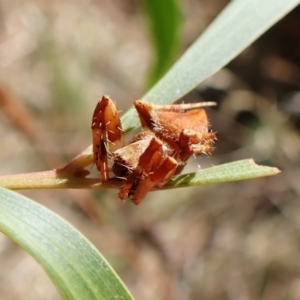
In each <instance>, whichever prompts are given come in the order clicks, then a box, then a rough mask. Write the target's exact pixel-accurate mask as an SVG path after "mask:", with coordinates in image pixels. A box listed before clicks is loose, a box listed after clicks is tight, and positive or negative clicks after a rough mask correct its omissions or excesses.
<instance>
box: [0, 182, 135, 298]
mask: <svg viewBox="0 0 300 300" xmlns="http://www.w3.org/2000/svg"><path fill="white" fill-rule="evenodd" d="M0 230H1V231H2V232H3V233H4V234H6V235H7V236H9V237H10V238H11V239H12V240H14V241H15V242H16V243H17V244H19V245H20V246H21V247H22V248H24V249H25V250H26V251H27V252H29V253H30V254H31V255H32V256H33V257H34V258H35V259H36V260H37V261H38V262H39V263H40V264H41V265H42V267H43V268H44V269H45V271H46V272H47V273H48V275H49V276H50V278H51V279H52V281H53V283H54V284H55V285H56V286H57V288H58V289H59V291H60V293H61V295H62V296H63V298H64V299H72V300H75V299H76V300H79V299H82V300H86V299H89V300H90V299H124V300H125V299H133V298H132V297H131V296H130V294H129V292H128V291H127V290H126V288H125V287H124V285H123V283H122V282H121V280H120V279H119V278H118V276H117V275H116V273H115V272H114V271H113V269H112V268H111V267H110V265H109V264H108V262H107V261H106V260H105V259H104V258H103V257H102V255H101V254H100V253H99V252H98V251H97V249H96V248H95V247H94V246H93V245H92V244H91V243H90V242H89V241H88V240H87V239H86V238H85V237H84V236H83V235H82V234H81V233H79V232H78V231H77V230H76V229H74V228H73V227H72V226H71V225H69V224H68V223H67V222H66V221H64V220H62V219H61V218H60V217H59V216H57V215H56V214H54V213H53V212H51V211H49V210H48V209H46V208H45V207H43V206H41V205H39V204H37V203H35V202H33V201H31V200H30V199H28V198H26V197H24V196H21V195H19V194H17V193H15V192H12V191H9V190H5V189H3V188H0Z"/></svg>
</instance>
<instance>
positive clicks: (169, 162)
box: [132, 156, 178, 205]
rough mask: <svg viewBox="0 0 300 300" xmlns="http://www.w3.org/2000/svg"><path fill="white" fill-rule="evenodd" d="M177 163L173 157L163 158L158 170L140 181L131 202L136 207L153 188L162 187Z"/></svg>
mask: <svg viewBox="0 0 300 300" xmlns="http://www.w3.org/2000/svg"><path fill="white" fill-rule="evenodd" d="M177 166H178V163H177V161H176V160H175V159H174V158H173V157H169V156H167V157H166V158H164V159H163V160H162V162H161V164H160V166H159V167H158V168H156V169H155V170H154V171H153V172H151V173H150V174H149V175H148V176H147V177H145V178H144V179H142V181H141V182H140V183H139V185H138V186H137V188H136V191H135V194H134V196H133V198H132V202H133V203H134V204H136V205H138V204H140V203H141V202H142V201H143V199H144V198H145V196H146V195H147V193H148V192H149V191H150V190H151V189H153V188H154V187H155V186H159V187H161V186H163V185H164V184H165V183H166V182H168V181H169V179H170V178H171V177H172V176H173V175H174V173H175V171H176V169H177Z"/></svg>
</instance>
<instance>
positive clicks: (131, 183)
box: [92, 96, 216, 204]
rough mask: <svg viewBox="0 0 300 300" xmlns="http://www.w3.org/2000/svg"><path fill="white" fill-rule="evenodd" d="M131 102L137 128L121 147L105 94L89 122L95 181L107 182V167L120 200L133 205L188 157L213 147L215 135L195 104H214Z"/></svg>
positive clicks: (113, 113)
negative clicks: (118, 185)
mask: <svg viewBox="0 0 300 300" xmlns="http://www.w3.org/2000/svg"><path fill="white" fill-rule="evenodd" d="M134 105H135V109H136V110H137V112H138V115H139V118H140V121H141V124H142V131H141V132H140V133H138V134H137V135H135V136H134V138H133V139H132V140H131V141H130V142H129V144H128V145H126V146H125V145H124V139H123V132H122V128H121V120H120V116H119V112H118V110H117V108H116V106H115V104H114V103H113V101H112V100H111V99H110V98H109V97H108V96H103V97H102V99H101V100H100V101H99V102H98V104H97V106H96V108H95V111H94V115H93V120H92V132H93V155H94V162H95V164H96V166H97V168H98V170H99V171H100V172H101V181H102V182H106V181H108V180H109V173H110V171H112V172H113V173H114V175H115V177H117V178H121V179H122V180H123V181H124V183H123V185H122V186H121V188H120V192H119V197H120V199H122V200H123V199H126V198H128V197H131V198H132V202H133V203H134V204H139V203H140V202H141V201H142V200H143V199H144V198H145V196H146V194H147V193H148V192H149V191H150V190H151V189H152V188H154V187H161V186H163V185H164V184H166V183H167V182H168V181H169V180H170V178H171V177H172V176H173V175H174V174H175V173H178V171H179V170H180V169H181V168H182V167H183V166H184V165H185V163H186V161H187V160H188V159H189V157H190V156H191V155H193V154H196V155H199V154H202V153H204V154H209V153H210V152H211V151H212V150H213V143H214V140H215V139H216V135H215V133H214V132H209V131H208V119H207V115H206V112H205V110H204V109H202V108H201V107H204V106H211V105H215V103H213V102H202V103H194V104H171V105H154V104H151V103H148V102H146V101H142V100H138V101H135V102H134ZM108 158H109V159H111V160H112V166H111V167H109V165H108Z"/></svg>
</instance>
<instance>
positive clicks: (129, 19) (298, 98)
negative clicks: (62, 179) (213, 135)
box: [0, 0, 300, 300]
mask: <svg viewBox="0 0 300 300" xmlns="http://www.w3.org/2000/svg"><path fill="white" fill-rule="evenodd" d="M227 3H228V1H225V0H216V1H209V0H186V1H181V2H180V1H178V4H179V5H180V16H181V22H182V29H181V37H182V40H181V42H180V46H178V51H179V52H178V55H179V54H180V53H181V52H183V51H184V49H186V48H187V47H188V46H189V45H190V44H191V43H192V42H193V41H194V40H195V39H196V38H197V37H198V35H199V34H200V33H201V32H202V31H203V30H204V28H205V27H206V26H207V25H208V24H209V23H210V22H211V20H213V19H214V18H215V16H216V15H218V13H219V12H220V11H221V10H222V8H223V7H224V6H225V5H226V4H227ZM145 14H146V13H145V6H142V4H141V1H138V0H123V1H110V0H91V1H87V0H82V1H78V0H72V1H71V0H61V1H43V0H39V1H38V0H28V1H21V0H10V1H5V0H0V136H1V152H0V165H1V167H0V174H12V173H22V172H33V171H41V170H46V169H52V168H57V167H61V166H63V165H64V164H65V163H66V162H68V161H69V160H70V159H71V158H73V157H74V156H75V155H77V154H78V153H79V152H80V151H82V150H83V149H85V148H86V147H87V146H88V145H90V144H91V131H90V124H91V115H92V113H93V110H94V107H95V105H96V103H97V101H98V99H99V98H100V97H101V96H102V95H103V94H108V95H110V96H111V98H112V99H114V100H115V101H116V102H117V105H118V107H119V109H121V110H126V109H127V108H129V107H130V106H131V105H132V103H133V101H134V100H136V99H138V98H140V97H141V96H142V95H143V94H144V93H145V92H146V91H147V85H148V84H149V72H150V70H151V68H152V66H153V61H155V57H154V51H153V44H152V39H151V34H150V32H149V26H148V25H149V23H148V22H147V18H146V16H145ZM299 41H300V9H299V8H297V9H296V10H294V11H293V12H292V13H290V14H289V15H288V16H286V17H285V18H284V19H283V20H281V21H280V22H279V23H278V24H276V25H275V26H274V27H273V28H272V29H270V30H269V31H268V32H267V33H266V34H264V35H263V36H262V37H261V38H260V39H259V40H258V41H256V42H255V43H254V44H253V45H252V46H250V47H249V48H248V49H246V50H245V51H244V52H243V53H242V54H241V55H239V56H238V57H237V58H236V59H235V60H234V61H233V62H231V63H230V64H229V65H228V66H227V67H226V68H224V69H223V70H222V71H220V72H218V73H217V74H215V75H214V76H213V77H211V78H209V79H208V80H206V81H205V82H203V83H201V84H200V85H199V86H198V87H197V88H196V89H195V90H194V91H193V92H191V93H190V94H189V95H187V96H186V97H185V99H184V101H186V102H188V101H189V102H193V101H195V102H196V101H202V100H213V101H216V102H217V103H218V106H217V107H216V108H213V109H209V110H208V114H209V118H210V121H211V124H212V128H213V130H215V131H217V132H218V141H217V144H216V147H217V149H216V151H215V152H214V153H213V155H212V156H209V157H204V156H203V157H199V158H196V159H195V158H193V159H191V160H190V162H189V164H188V166H187V167H186V169H185V171H186V172H195V171H197V169H199V168H205V167H210V166H213V165H218V164H221V163H226V162H231V161H234V160H238V159H244V158H254V159H255V160H256V161H257V162H258V163H261V164H266V165H269V166H276V167H278V168H280V169H281V170H282V173H281V174H280V175H278V176H274V177H269V178H261V179H256V180H249V181H241V182H235V183H226V184H219V185H212V186H203V187H197V188H185V189H176V190H173V191H171V190H168V191H159V192H153V193H150V194H149V195H148V196H147V199H146V200H145V201H144V202H143V203H142V204H141V205H139V206H137V207H136V206H134V205H132V204H131V203H130V202H129V201H128V202H125V203H121V202H120V201H119V199H118V198H117V191H104V190H103V191H89V190H34V191H22V192H21V193H22V194H24V195H26V196H29V197H30V198H32V199H34V200H35V201H37V202H40V203H42V204H43V205H45V206H47V207H48V208H50V209H51V210H53V211H55V212H57V213H58V214H59V215H61V216H63V217H64V218H65V219H67V220H68V221H69V222H70V223H71V224H73V225H74V226H75V227H76V228H78V229H79V230H80V231H81V232H82V233H83V234H84V235H85V236H86V237H87V238H88V239H89V240H91V241H92V243H93V244H94V245H95V246H96V247H97V248H98V249H99V250H100V251H101V252H102V253H103V255H104V256H105V257H106V258H107V260H108V261H109V262H110V263H111V264H112V266H113V267H114V268H115V270H116V272H117V273H118V274H119V275H120V277H121V278H122V280H123V281H124V282H125V284H126V286H127V287H128V289H129V290H130V291H131V293H132V294H133V296H134V297H135V298H136V299H145V300H150V299H172V300H173V299H174V300H179V299H180V300H183V299H195V300H196V299H207V300H214V299H242V300H247V299H263V300H269V299H270V300H271V299H272V300H276V299H291V300H293V299H295V300H296V299H300V262H299V261H298V257H299V253H300V231H299V230H300V203H299V194H300V184H299V178H300V168H299V160H300V138H299V129H300V42H299ZM298 176H299V177H298ZM0 295H1V296H0V298H1V299H4V300H8V299H9V300H10V299H14V300H21V299H49V300H56V299H61V298H60V296H59V294H58V292H57V291H56V289H55V287H54V286H53V284H52V283H51V281H50V279H48V277H47V275H46V274H45V273H44V271H43V270H42V269H41V267H40V266H39V265H38V264H37V263H36V262H35V261H34V260H33V259H32V258H31V257H30V256H29V255H28V254H27V253H25V252H24V251H23V250H22V249H20V248H19V247H18V246H16V245H15V244H14V243H13V242H12V241H10V240H9V239H8V238H6V237H5V236H4V235H0Z"/></svg>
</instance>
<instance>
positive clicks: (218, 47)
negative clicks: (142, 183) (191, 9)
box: [123, 0, 300, 131]
mask: <svg viewBox="0 0 300 300" xmlns="http://www.w3.org/2000/svg"><path fill="white" fill-rule="evenodd" d="M299 3H300V1H299V0H276V1H274V0H235V1H231V3H230V4H229V5H228V6H227V7H226V8H225V9H224V10H223V12H222V13H221V14H220V15H219V16H218V17H217V18H216V19H215V20H214V22H213V23H212V24H211V25H210V26H209V27H208V28H207V29H206V31H205V32H203V34H202V35H201V36H200V37H199V38H198V40H197V41H196V42H195V43H194V44H193V45H192V46H191V47H190V48H189V49H188V50H187V51H186V52H185V54H184V55H183V56H182V57H181V59H180V60H178V61H177V62H176V64H175V65H174V66H173V67H172V68H171V69H170V71H169V72H168V73H167V74H166V75H165V76H164V77H163V78H162V79H161V80H160V81H159V82H158V83H157V84H156V85H155V86H154V87H153V88H152V89H151V90H150V91H149V92H148V93H147V94H146V95H144V96H143V97H142V98H143V99H144V100H147V101H150V102H154V103H158V104H166V103H170V102H173V101H175V100H177V99H179V98H181V97H182V96H184V95H185V94H186V93H188V92H189V91H190V90H192V89H193V88H194V87H195V86H196V85H197V84H199V83H200V82H201V81H203V80H204V79H206V78H207V77H209V76H210V75H212V74H214V73H215V72H217V71H218V70H220V69H221V68H222V67H224V66H225V65H226V64H227V63H228V62H230V61H231V60H232V59H233V58H234V57H235V56H236V55H238V54H239V53H240V52H241V51H243V50H244V49H245V48H246V47H247V46H249V45H250V44H251V43H252V42H253V41H254V40H255V39H257V38H258V37H259V36H261V35H262V34H263V33H264V32H265V31H266V30H267V29H269V28H270V27H271V26H272V25H273V24H274V23H276V22H277V21H278V20H280V19H281V18H282V17H283V16H285V15H286V14H287V13H288V12H289V11H291V10H292V9H293V8H294V7H295V6H296V5H298V4H299ZM138 125H139V123H138V119H137V116H136V113H135V111H133V110H132V109H131V110H129V111H128V112H127V113H126V114H125V115H124V117H123V128H124V129H125V130H126V131H127V130H130V129H132V128H135V127H137V126H138Z"/></svg>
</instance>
